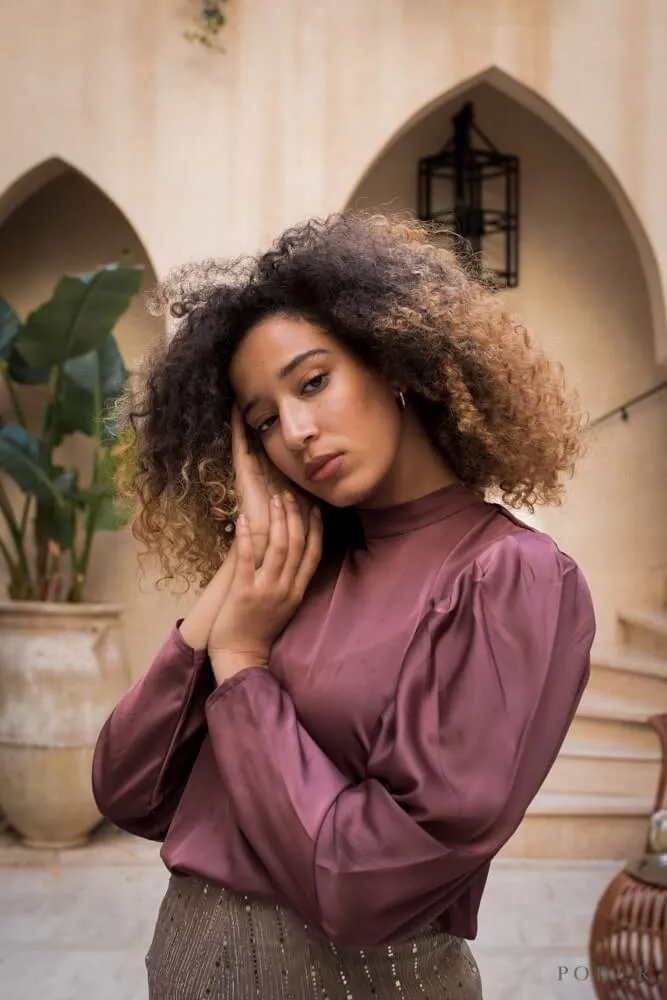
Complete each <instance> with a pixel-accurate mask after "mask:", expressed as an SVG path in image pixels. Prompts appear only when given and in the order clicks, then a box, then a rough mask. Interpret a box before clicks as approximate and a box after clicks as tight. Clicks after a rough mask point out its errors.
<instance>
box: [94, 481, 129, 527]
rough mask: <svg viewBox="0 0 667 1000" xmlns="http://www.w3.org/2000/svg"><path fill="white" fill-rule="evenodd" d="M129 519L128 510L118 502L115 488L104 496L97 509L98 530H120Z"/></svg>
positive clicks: (96, 522) (96, 523) (96, 524)
mask: <svg viewBox="0 0 667 1000" xmlns="http://www.w3.org/2000/svg"><path fill="white" fill-rule="evenodd" d="M128 520H129V515H128V513H127V511H125V510H122V509H121V508H120V507H119V506H118V504H117V503H116V498H115V495H114V492H113V490H110V491H109V494H108V495H107V496H104V497H102V499H101V501H100V505H99V507H98V509H97V516H96V518H95V530H96V531H118V530H119V529H120V528H123V527H125V525H126V524H127V522H128Z"/></svg>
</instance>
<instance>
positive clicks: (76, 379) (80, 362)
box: [63, 333, 129, 405]
mask: <svg viewBox="0 0 667 1000" xmlns="http://www.w3.org/2000/svg"><path fill="white" fill-rule="evenodd" d="M63 371H64V373H65V375H66V376H67V378H68V379H69V381H71V382H73V383H74V384H75V385H77V386H78V387H79V388H81V389H85V390H86V392H89V393H91V395H92V394H94V393H96V392H97V393H99V397H100V399H101V401H102V405H105V404H106V403H107V402H108V401H109V400H110V399H113V398H115V397H116V396H118V395H119V394H120V393H121V392H122V391H123V388H124V387H125V382H126V380H127V377H128V374H129V373H128V371H127V368H126V367H125V365H124V363H123V358H122V357H121V353H120V351H119V350H118V344H117V343H116V338H115V337H114V335H113V333H108V334H107V335H106V337H105V338H104V340H103V341H102V343H101V344H100V346H99V347H98V349H97V350H96V351H89V352H88V353H87V354H81V355H80V356H79V357H77V358H72V359H71V360H70V361H67V362H65V365H64V366H63Z"/></svg>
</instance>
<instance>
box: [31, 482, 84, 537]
mask: <svg viewBox="0 0 667 1000" xmlns="http://www.w3.org/2000/svg"><path fill="white" fill-rule="evenodd" d="M51 476H52V483H53V487H54V490H55V492H56V493H57V495H58V497H59V501H58V503H40V504H38V506H37V514H36V517H35V531H36V534H37V537H39V538H48V539H53V541H55V542H56V543H57V544H58V546H59V548H60V550H61V551H62V552H67V551H68V550H69V549H71V548H72V545H73V544H74V536H75V533H76V497H77V483H78V472H77V470H76V469H63V468H60V467H54V468H52V469H51Z"/></svg>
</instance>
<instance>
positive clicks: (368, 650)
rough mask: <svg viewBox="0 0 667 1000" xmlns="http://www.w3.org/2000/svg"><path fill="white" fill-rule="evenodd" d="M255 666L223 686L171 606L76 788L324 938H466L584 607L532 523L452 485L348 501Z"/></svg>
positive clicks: (541, 760) (515, 811) (577, 692)
mask: <svg viewBox="0 0 667 1000" xmlns="http://www.w3.org/2000/svg"><path fill="white" fill-rule="evenodd" d="M362 517H363V523H364V530H365V535H366V547H365V548H362V549H356V550H352V551H350V552H349V553H348V554H347V555H346V556H345V558H344V559H342V561H341V560H339V564H338V565H337V566H336V567H335V568H334V567H332V568H329V569H328V570H326V571H325V570H324V569H323V570H322V571H321V572H319V573H318V575H317V576H316V577H315V579H314V580H313V584H312V586H311V588H310V590H309V592H308V594H307V596H306V599H305V601H304V603H303V604H302V606H301V608H300V609H299V611H298V613H297V615H296V616H295V617H294V619H293V620H292V622H291V623H290V625H289V626H288V628H287V629H286V630H285V632H284V633H283V635H282V636H281V638H280V639H279V641H278V642H277V643H276V644H275V646H274V648H273V652H272V656H271V661H270V664H269V668H268V669H265V668H260V667H253V668H250V669H247V670H244V671H242V672H241V673H239V674H237V675H236V676H234V677H232V678H231V679H229V680H228V681H225V682H224V683H223V684H221V685H220V686H216V682H215V679H214V676H213V673H212V671H211V667H210V663H209V662H208V659H207V656H206V653H205V652H204V651H194V650H192V649H191V648H190V647H188V646H187V645H186V643H185V642H184V640H183V639H182V637H181V635H180V633H179V631H178V623H177V624H176V625H175V626H174V628H173V630H172V632H171V634H170V635H169V637H168V638H167V640H166V642H165V643H164V645H163V646H162V648H161V649H160V650H159V652H158V653H157V655H156V657H155V659H154V661H153V663H152V664H151V666H150V667H149V669H148V671H147V673H146V674H145V675H144V676H143V677H142V678H141V679H140V680H138V681H137V682H136V683H135V684H134V685H133V687H132V688H131V689H130V690H129V691H128V693H127V694H126V695H125V696H124V698H123V699H122V700H121V701H120V703H119V704H118V705H117V706H116V708H115V709H114V711H113V713H112V714H111V716H110V718H109V719H108V720H107V722H106V723H105V726H104V728H103V730H102V732H101V734H100V737H99V741H98V745H97V748H96V751H95V758H94V764H93V788H94V793H95V797H96V800H97V803H98V806H99V808H100V811H101V812H102V814H103V815H104V816H106V817H107V818H108V819H109V820H110V821H111V822H112V823H114V824H115V825H116V826H118V827H120V828H122V829H124V830H127V831H129V832H130V833H133V834H137V835H139V836H141V837H147V838H150V839H155V840H160V841H164V843H163V846H162V852H161V853H162V858H163V860H164V863H165V864H166V866H167V868H168V869H170V870H172V871H180V872H185V873H191V874H196V875H200V876H203V877H205V878H207V879H210V880H211V881H213V882H217V883H220V884H222V885H225V886H227V887H228V888H229V889H231V890H234V891H237V892H239V893H244V894H248V895H251V896H252V895H256V896H259V897H261V898H264V899H270V900H274V901H276V902H279V903H281V904H283V905H287V906H290V907H292V908H293V909H294V910H295V911H297V912H298V913H299V914H300V915H301V916H302V917H303V919H304V921H306V922H308V923H310V924H311V925H313V926H315V927H317V928H319V929H320V930H321V931H322V932H323V933H324V934H325V935H326V936H327V937H329V938H330V939H331V940H332V941H334V942H335V943H338V944H342V945H351V946H356V947H366V946H371V945H375V944H384V943H388V942H394V941H399V940H401V939H402V938H404V937H406V936H408V935H410V934H411V933H412V932H414V931H415V930H417V929H419V928H420V927H422V926H423V925H425V924H427V923H429V922H432V921H435V920H437V921H438V922H439V924H440V926H441V927H442V929H443V930H444V931H446V932H448V933H450V934H455V935H458V936H460V937H466V938H470V939H473V938H475V936H476V934H477V914H478V909H479V904H480V901H481V897H482V893H483V890H484V886H485V882H486V878H487V875H488V871H489V866H490V862H491V859H492V858H493V856H494V855H495V854H496V853H497V852H498V850H499V849H500V848H501V847H502V846H503V844H504V843H505V842H506V841H507V840H508V839H509V837H510V836H511V835H512V833H513V832H514V831H515V830H516V828H517V826H518V825H519V823H520V822H521V820H522V818H523V816H524V813H525V811H526V808H527V807H528V805H529V804H530V802H531V800H532V799H533V797H534V796H535V794H536V792H537V791H538V789H539V788H540V786H541V784H542V782H543V781H544V778H545V777H546V775H547V773H548V771H549V769H550V768H551V765H552V764H553V761H554V759H555V757H556V755H557V753H558V751H559V749H560V747H561V745H562V742H563V739H564V737H565V734H566V732H567V729H568V727H569V724H570V722H571V720H572V717H573V715H574V713H575V710H576V708H577V706H578V703H579V700H580V698H581V695H582V693H583V690H584V687H585V685H586V682H587V680H588V676H589V669H590V660H589V654H590V648H591V644H592V641H593V636H594V632H595V620H594V611H593V606H592V602H591V597H590V593H589V590H588V587H587V585H586V582H585V580H584V578H583V576H582V574H581V571H580V570H579V568H578V567H577V565H576V564H575V563H574V562H573V561H572V559H571V558H569V557H568V556H567V555H565V554H563V553H562V552H561V551H559V549H558V548H557V547H556V545H555V543H554V542H553V541H552V540H551V539H550V538H548V537H547V536H545V535H543V534H540V533H538V532H535V531H533V530H531V529H529V528H527V527H526V526H524V525H522V524H520V523H519V522H517V521H516V520H515V519H513V518H512V517H511V516H509V515H508V514H507V513H506V512H505V511H504V510H503V509H502V508H500V507H497V506H495V505H492V504H489V503H486V502H485V501H483V500H481V499H480V498H478V497H477V496H476V495H475V494H474V493H472V492H471V491H470V490H468V489H467V488H465V487H462V486H450V487H445V488H444V489H441V490H438V491H437V492H435V493H431V494H429V495H427V496H425V497H422V498H420V499H418V500H415V501H410V502H408V503H404V504H401V505H398V506H395V507H393V508H390V509H384V510H380V511H364V512H362Z"/></svg>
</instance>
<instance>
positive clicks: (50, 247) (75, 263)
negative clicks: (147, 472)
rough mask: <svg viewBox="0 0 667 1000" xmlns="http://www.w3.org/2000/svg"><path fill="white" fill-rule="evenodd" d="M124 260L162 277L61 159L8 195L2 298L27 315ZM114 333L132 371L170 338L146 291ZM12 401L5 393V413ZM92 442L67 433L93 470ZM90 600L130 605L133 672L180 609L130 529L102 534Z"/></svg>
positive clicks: (114, 212)
mask: <svg viewBox="0 0 667 1000" xmlns="http://www.w3.org/2000/svg"><path fill="white" fill-rule="evenodd" d="M121 256H122V257H123V258H125V259H126V260H128V262H129V263H131V264H134V265H137V266H141V267H142V268H143V271H144V279H143V290H144V291H145V290H147V289H148V288H150V287H151V286H152V285H153V284H154V283H155V281H156V275H155V270H154V267H153V264H152V262H151V258H150V255H149V253H148V251H147V249H146V247H145V246H144V244H143V243H142V241H141V239H140V237H139V235H138V234H137V231H136V229H135V228H134V226H133V225H132V222H131V221H130V220H129V219H128V218H127V217H126V216H125V214H124V213H123V212H122V211H121V209H120V208H119V207H118V205H117V204H115V203H114V201H112V200H111V199H110V198H109V197H108V196H107V195H106V194H105V193H104V192H103V191H102V190H101V189H100V188H99V187H98V186H97V185H96V184H95V183H94V182H93V181H91V180H90V179H89V178H88V177H86V176H85V174H84V173H82V172H81V171H79V170H77V169H76V168H75V167H73V166H71V165H70V164H68V163H67V162H65V161H64V160H62V159H61V158H59V157H52V158H49V159H47V160H44V161H42V162H41V163H39V164H37V165H36V166H34V167H33V168H31V169H30V170H28V171H26V172H25V173H24V174H22V175H21V176H20V177H18V178H17V179H16V180H15V181H14V182H13V183H12V184H11V185H10V186H9V187H7V188H6V189H5V191H4V192H3V193H2V194H1V195H0V295H1V296H2V297H4V298H6V299H7V300H8V301H9V302H10V303H11V304H12V306H13V307H14V309H15V310H16V311H17V312H18V313H19V315H20V316H21V317H25V316H26V315H27V313H28V312H30V311H31V310H32V309H34V308H35V307H36V306H38V305H39V304H40V303H41V302H43V301H45V300H46V299H47V298H48V297H49V296H50V294H51V292H52V290H53V288H54V286H55V284H56V283H57V281H58V279H59V278H60V277H61V275H63V274H65V273H70V274H77V273H81V272H85V271H90V270H93V269H95V268H97V267H99V266H101V265H103V264H105V263H109V262H111V261H114V260H118V259H119V258H120V257H121ZM115 333H116V336H117V339H118V342H119V346H120V349H121V351H122V353H123V356H124V359H125V362H126V365H127V366H128V368H129V369H130V370H132V369H135V368H136V367H137V366H138V364H139V363H140V361H141V359H142V358H143V357H144V356H145V354H146V353H147V352H148V351H149V350H150V348H151V347H152V345H153V344H155V343H156V342H158V341H160V340H161V339H163V338H164V336H165V328H164V323H163V321H162V320H160V319H156V318H154V317H152V316H150V315H149V314H148V312H147V310H146V308H145V304H144V300H143V296H142V295H139V296H138V297H137V298H136V299H135V300H134V302H133V303H132V305H131V306H130V308H129V310H128V311H127V313H126V314H125V315H124V316H123V317H122V319H121V321H120V322H119V324H118V326H117V328H116V330H115ZM33 399H34V396H33ZM5 404H6V400H5V399H4V398H3V397H2V396H1V394H0V412H2V413H3V415H4V414H5V412H7V411H6V409H5ZM28 406H30V403H28ZM86 445H87V442H85V441H83V440H78V439H76V438H71V439H68V441H66V443H65V445H64V453H63V458H64V459H65V460H66V461H67V460H73V461H76V462H77V463H80V467H82V468H83V469H85V467H86V466H85V462H86V456H87V449H86ZM85 596H86V599H87V600H90V601H97V600H100V601H107V600H108V601H114V602H119V603H121V604H123V605H124V606H125V608H126V615H125V617H126V630H127V644H128V649H129V654H130V660H131V665H132V670H133V673H134V674H135V675H136V674H138V673H140V672H142V671H143V670H144V669H145V668H146V664H147V662H150V658H151V656H152V654H153V652H154V650H155V648H156V646H157V645H159V643H160V641H161V640H162V639H163V637H164V635H165V633H166V632H167V631H168V630H169V628H170V627H171V625H172V624H173V620H174V617H175V605H174V603H173V600H171V599H170V598H169V596H168V595H166V594H159V595H158V594H155V593H154V592H153V591H152V589H151V587H150V582H149V581H147V582H146V584H144V585H142V587H141V588H140V587H139V583H138V577H137V562H136V545H135V542H134V540H133V539H132V537H131V534H130V531H129V529H125V530H124V531H122V532H121V533H119V534H116V533H113V532H100V533H99V534H98V535H97V536H96V538H95V542H94V549H93V558H92V562H91V573H90V577H89V586H88V588H87V593H86V595H85Z"/></svg>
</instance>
